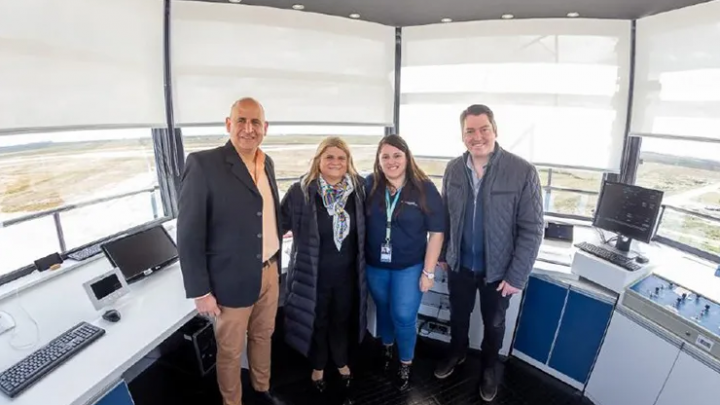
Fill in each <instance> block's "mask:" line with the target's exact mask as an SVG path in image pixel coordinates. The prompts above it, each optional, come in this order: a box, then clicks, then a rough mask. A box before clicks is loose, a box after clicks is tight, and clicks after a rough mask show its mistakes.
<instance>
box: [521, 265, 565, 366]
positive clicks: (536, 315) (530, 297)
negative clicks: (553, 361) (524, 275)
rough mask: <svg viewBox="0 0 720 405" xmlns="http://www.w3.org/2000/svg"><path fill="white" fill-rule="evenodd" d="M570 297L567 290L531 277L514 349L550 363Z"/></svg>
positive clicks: (542, 361)
mask: <svg viewBox="0 0 720 405" xmlns="http://www.w3.org/2000/svg"><path fill="white" fill-rule="evenodd" d="M567 293H568V290H567V288H564V287H560V286H558V285H556V284H553V283H550V282H548V281H545V280H541V279H539V278H537V277H530V280H529V281H528V285H527V288H526V291H525V299H524V301H523V306H522V309H521V312H520V320H519V321H518V329H517V335H516V337H515V345H514V348H515V349H517V350H518V351H520V352H522V353H524V354H526V355H528V356H530V357H532V358H533V359H535V360H537V361H539V362H541V363H543V364H545V363H547V360H548V356H549V355H550V347H551V346H552V342H553V340H554V339H555V332H556V331H557V327H558V323H559V322H560V314H561V313H562V309H563V305H565V297H566V295H567Z"/></svg>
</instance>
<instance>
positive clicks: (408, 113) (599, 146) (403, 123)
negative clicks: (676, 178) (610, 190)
mask: <svg viewBox="0 0 720 405" xmlns="http://www.w3.org/2000/svg"><path fill="white" fill-rule="evenodd" d="M629 58H630V22H627V21H607V20H602V21H600V20H553V19H549V20H518V21H481V22H469V23H457V24H454V23H453V24H440V25H429V26H420V27H409V28H404V29H403V56H402V65H403V68H402V72H401V77H402V83H401V87H400V89H401V107H400V132H401V135H402V136H403V137H404V138H406V139H407V140H408V142H409V144H410V146H411V147H412V148H413V153H415V154H417V155H429V156H457V155H458V154H460V153H462V152H463V151H464V150H465V149H464V146H463V144H462V138H461V126H460V118H459V117H460V113H461V112H462V111H463V110H464V109H465V108H467V107H468V106H469V105H471V104H486V105H487V106H488V107H490V108H491V109H492V110H493V111H494V112H495V114H496V121H497V125H498V142H499V143H500V144H501V145H502V146H503V148H505V149H508V150H510V151H512V152H515V153H518V154H519V155H521V156H523V157H525V158H527V159H528V160H530V161H532V162H534V163H540V164H551V165H567V166H577V167H588V168H594V169H603V170H610V171H618V170H619V168H620V161H621V155H622V147H623V139H624V131H625V125H626V115H627V112H626V111H627V93H628V81H629V78H628V70H629Z"/></svg>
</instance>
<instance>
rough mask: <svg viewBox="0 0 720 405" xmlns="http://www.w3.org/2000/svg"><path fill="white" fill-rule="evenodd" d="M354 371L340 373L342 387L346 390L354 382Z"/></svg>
mask: <svg viewBox="0 0 720 405" xmlns="http://www.w3.org/2000/svg"><path fill="white" fill-rule="evenodd" d="M352 379H353V376H352V373H351V374H340V387H342V389H344V390H349V389H350V385H351V383H352Z"/></svg>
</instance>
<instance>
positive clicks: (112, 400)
mask: <svg viewBox="0 0 720 405" xmlns="http://www.w3.org/2000/svg"><path fill="white" fill-rule="evenodd" d="M134 404H135V402H134V401H133V399H132V396H130V390H129V389H128V386H127V384H126V383H125V381H121V382H120V384H118V385H116V386H115V388H113V389H112V390H110V391H109V392H108V393H107V394H105V396H104V397H102V398H101V399H100V400H99V401H98V402H96V403H95V405H134Z"/></svg>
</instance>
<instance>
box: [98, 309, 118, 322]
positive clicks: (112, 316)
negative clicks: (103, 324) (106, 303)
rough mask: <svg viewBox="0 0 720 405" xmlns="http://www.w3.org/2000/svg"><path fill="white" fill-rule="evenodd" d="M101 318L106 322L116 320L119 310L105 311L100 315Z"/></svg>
mask: <svg viewBox="0 0 720 405" xmlns="http://www.w3.org/2000/svg"><path fill="white" fill-rule="evenodd" d="M102 318H103V319H104V320H106V321H108V322H117V321H119V320H120V312H118V311H116V310H114V309H111V310H109V311H107V312H105V313H104V314H103V316H102Z"/></svg>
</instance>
